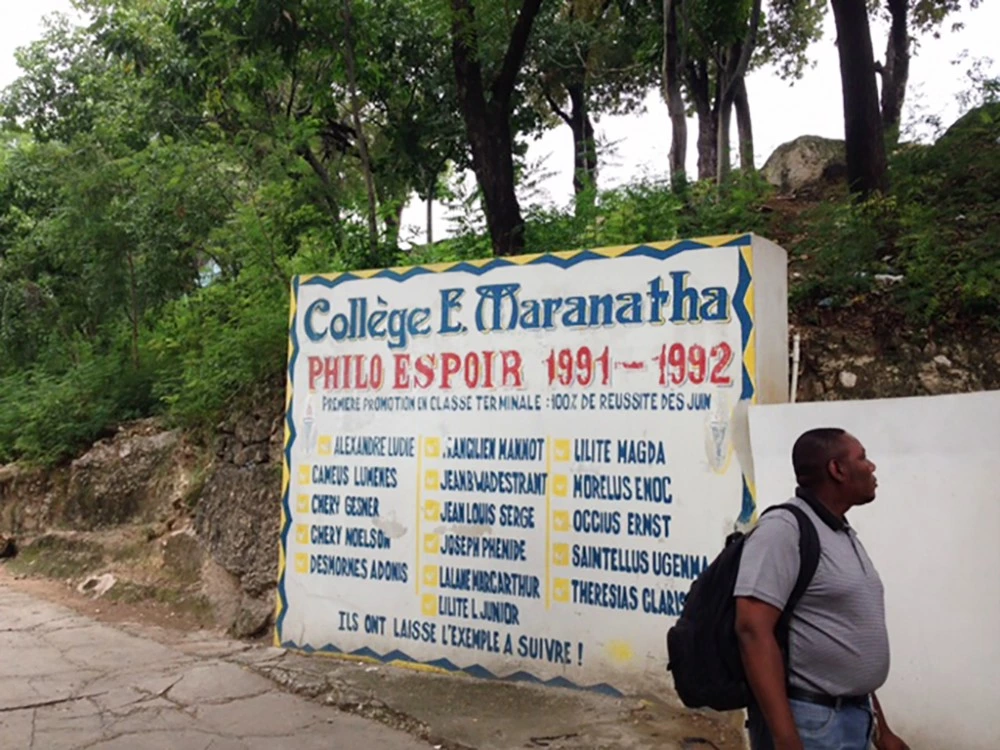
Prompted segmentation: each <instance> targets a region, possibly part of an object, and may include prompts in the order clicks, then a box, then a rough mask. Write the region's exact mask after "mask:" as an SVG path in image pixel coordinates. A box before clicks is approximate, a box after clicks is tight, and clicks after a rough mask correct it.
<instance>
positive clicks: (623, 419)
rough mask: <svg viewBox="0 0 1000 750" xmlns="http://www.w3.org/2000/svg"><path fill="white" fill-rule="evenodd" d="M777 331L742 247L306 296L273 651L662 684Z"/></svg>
mask: <svg viewBox="0 0 1000 750" xmlns="http://www.w3.org/2000/svg"><path fill="white" fill-rule="evenodd" d="M786 318H787V313H786V307H785V254H784V252H783V251H782V250H781V249H780V248H778V247H777V246H775V245H773V244H771V243H769V242H767V241H766V240H763V239H762V238H759V237H755V236H753V235H742V236H733V237H720V238H709V239H705V240H693V241H692V240H689V241H678V242H666V243H657V244H652V245H639V246H635V247H626V248H613V249H603V250H590V251H581V252H572V253H552V254H542V255H535V256H523V257H518V258H503V259H493V260H488V261H482V262H471V263H470V262H462V263H455V264H445V265H440V266H429V267H411V268H393V269H382V270H377V271H370V272H359V273H346V274H338V275H316V276H303V277H299V278H296V279H295V280H294V283H293V299H292V315H291V330H290V346H289V353H290V356H289V370H288V382H289V386H288V404H287V418H286V423H287V440H286V449H285V461H286V471H285V477H284V485H283V493H284V494H283V502H282V533H281V560H280V568H281V572H280V580H279V601H278V614H277V622H276V641H277V642H278V643H279V644H281V645H284V646H288V647H291V648H297V649H305V650H317V651H328V652H332V653H343V654H349V655H355V656H362V657H369V658H374V659H380V660H383V661H401V662H412V663H420V664H423V665H429V666H431V667H440V668H442V669H452V670H463V671H466V672H469V673H471V674H475V675H480V676H492V677H502V678H507V677H512V678H515V679H537V680H539V681H545V682H549V681H555V682H558V683H559V684H567V683H571V684H574V685H583V686H589V687H599V688H604V689H611V690H613V689H615V688H620V687H622V686H625V685H628V686H629V687H637V686H640V685H642V684H643V683H647V684H649V685H651V686H654V685H662V684H663V683H664V681H665V680H666V679H667V677H666V672H665V669H664V667H665V649H664V634H665V632H666V630H667V628H668V627H669V626H670V624H672V621H673V618H676V617H677V616H678V615H679V613H680V611H681V609H682V608H683V606H684V598H685V594H686V592H687V590H688V588H689V586H690V583H691V581H692V580H693V579H694V578H695V577H696V576H697V575H698V573H699V572H700V571H701V570H703V569H704V568H705V567H706V566H707V564H708V562H709V560H710V559H711V558H712V557H714V555H715V554H716V553H717V552H718V550H719V548H720V546H721V544H722V540H723V538H724V536H725V534H726V533H727V532H728V531H729V530H731V529H732V527H733V525H734V524H736V523H738V522H741V521H742V522H746V521H749V520H750V518H751V517H752V515H753V512H754V503H753V490H752V481H751V480H750V478H749V476H747V472H746V471H745V470H744V469H743V467H742V466H741V462H740V460H739V457H738V456H737V454H738V450H737V448H738V445H739V442H740V439H741V438H740V435H739V431H740V425H741V417H740V415H741V414H742V413H743V411H741V408H742V407H745V406H746V405H747V404H748V403H750V402H754V401H758V400H760V401H780V400H783V394H784V393H785V391H786V389H787V386H786V383H787V351H786V336H787V321H786Z"/></svg>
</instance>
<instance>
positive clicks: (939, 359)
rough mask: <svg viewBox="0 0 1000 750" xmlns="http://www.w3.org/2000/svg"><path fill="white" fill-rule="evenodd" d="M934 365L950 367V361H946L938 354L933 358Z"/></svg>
mask: <svg viewBox="0 0 1000 750" xmlns="http://www.w3.org/2000/svg"><path fill="white" fill-rule="evenodd" d="M934 363H935V364H938V365H941V366H942V367H951V360H950V359H948V358H947V357H946V356H944V355H943V354H939V355H937V356H936V357H935V358H934Z"/></svg>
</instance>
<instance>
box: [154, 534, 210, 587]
mask: <svg viewBox="0 0 1000 750" xmlns="http://www.w3.org/2000/svg"><path fill="white" fill-rule="evenodd" d="M160 544H161V545H162V547H163V567H164V568H166V569H167V571H168V572H169V573H170V574H171V575H172V576H173V577H174V578H176V579H178V580H180V581H183V582H185V583H194V582H196V581H198V580H199V578H200V577H201V566H202V564H203V563H204V561H205V551H204V550H203V549H202V546H201V542H200V541H199V540H198V538H197V537H196V536H195V534H194V530H193V529H182V530H181V531H175V532H173V533H172V534H170V535H169V536H167V537H165V538H164V539H163V541H162V542H160Z"/></svg>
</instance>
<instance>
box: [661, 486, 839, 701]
mask: <svg viewBox="0 0 1000 750" xmlns="http://www.w3.org/2000/svg"><path fill="white" fill-rule="evenodd" d="M778 508H784V509H786V510H790V511H791V512H792V513H793V514H795V518H796V520H797V521H798V522H799V561H800V565H799V576H798V578H797V579H796V582H795V588H793V589H792V593H791V595H790V596H789V598H788V603H787V604H786V605H785V609H784V611H783V612H782V614H781V617H780V618H779V620H778V625H777V627H776V631H775V634H776V636H777V638H778V645H779V647H780V648H781V651H782V654H783V656H784V657H785V664H786V668H787V664H788V625H789V620H790V619H791V614H792V610H793V609H794V608H795V605H796V604H798V602H799V599H801V598H802V594H804V593H805V590H806V587H807V586H808V585H809V582H810V581H811V580H812V577H813V575H814V574H815V573H816V567H817V566H818V565H819V553H820V547H819V534H817V533H816V527H815V526H814V525H813V522H812V521H811V520H810V519H809V516H807V515H806V514H805V512H804V511H803V510H802V509H801V508H798V507H796V506H795V505H792V504H790V503H784V504H782V505H775V506H772V507H770V508H768V509H767V510H765V511H764V513H769V512H770V511H772V510H776V509H778ZM752 533H753V530H751V531H750V532H748V533H747V534H744V533H743V532H740V531H737V532H734V533H732V534H730V535H729V536H728V537H726V544H725V547H723V549H722V551H721V552H720V553H719V555H718V556H717V557H716V558H715V560H713V561H712V564H711V565H709V566H708V567H707V568H706V569H705V570H704V571H702V573H701V575H699V576H698V578H697V579H695V581H694V582H693V583H692V584H691V589H690V591H689V592H688V596H687V599H686V600H685V602H684V611H683V612H682V613H681V616H680V619H678V621H677V623H676V624H675V625H674V626H673V627H672V628H670V629H669V630H668V631H667V658H668V661H667V670H668V671H670V672H671V673H672V674H673V677H674V687H675V689H676V690H677V695H678V696H679V697H680V699H681V701H682V702H683V703H684V705H685V706H687V707H688V708H714V709H715V710H717V711H732V710H735V709H740V708H746V706H747V704H748V702H749V699H750V687H749V685H748V684H747V681H746V675H745V674H744V671H743V661H742V659H741V658H740V649H739V644H738V643H737V640H736V600H735V599H734V598H733V589H734V587H735V585H736V576H737V573H738V572H739V568H740V556H741V555H742V553H743V544H744V543H745V542H746V539H747V537H748V536H749V535H750V534H752Z"/></svg>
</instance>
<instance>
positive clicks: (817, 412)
mask: <svg viewBox="0 0 1000 750" xmlns="http://www.w3.org/2000/svg"><path fill="white" fill-rule="evenodd" d="M820 426H834V427H843V428H845V429H847V430H848V431H850V432H851V433H853V434H854V435H855V436H856V437H858V439H860V440H861V442H862V443H863V444H864V445H865V447H866V448H867V450H868V453H869V456H871V458H872V460H873V461H874V462H875V463H876V465H877V467H878V470H877V476H878V480H879V489H878V497H877V498H876V500H875V502H874V503H873V504H871V505H869V506H866V507H864V508H857V509H855V510H854V511H852V512H851V513H850V515H849V519H850V522H851V524H852V525H853V526H854V527H855V528H856V529H857V531H858V534H859V536H860V538H861V540H862V542H863V543H864V545H865V547H866V548H867V549H868V551H869V553H870V555H871V557H872V559H873V560H874V562H875V565H876V566H877V568H878V570H879V573H880V574H881V576H882V579H883V581H884V583H885V588H886V608H887V618H888V626H889V637H890V645H891V649H892V669H891V673H890V676H889V681H888V683H887V684H886V686H885V687H884V688H883V689H882V690H881V691H879V698H880V701H881V702H882V705H883V708H884V709H885V711H886V715H887V717H888V720H889V722H890V726H892V727H893V729H894V730H895V731H896V733H897V734H899V735H900V736H902V737H903V739H905V740H906V741H907V742H908V743H909V745H910V747H911V748H913V750H997V748H1000V541H998V540H1000V478H998V474H997V465H998V462H1000V392H998V391H993V392H985V393H973V394H962V395H951V396H935V397H923V398H906V399H886V400H877V401H854V402H843V401H840V402H822V403H799V404H785V405H774V406H754V407H751V409H750V436H751V441H752V450H753V458H754V468H755V474H756V481H757V501H758V504H759V507H760V509H761V510H763V508H765V507H767V506H769V505H773V504H776V503H780V502H784V501H785V500H786V499H787V498H788V496H789V495H790V494H791V493H792V492H793V490H794V478H793V475H792V467H791V448H792V444H793V443H794V441H795V439H796V438H797V437H798V435H800V434H801V433H802V432H804V431H805V430H807V429H810V428H812V427H820Z"/></svg>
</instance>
